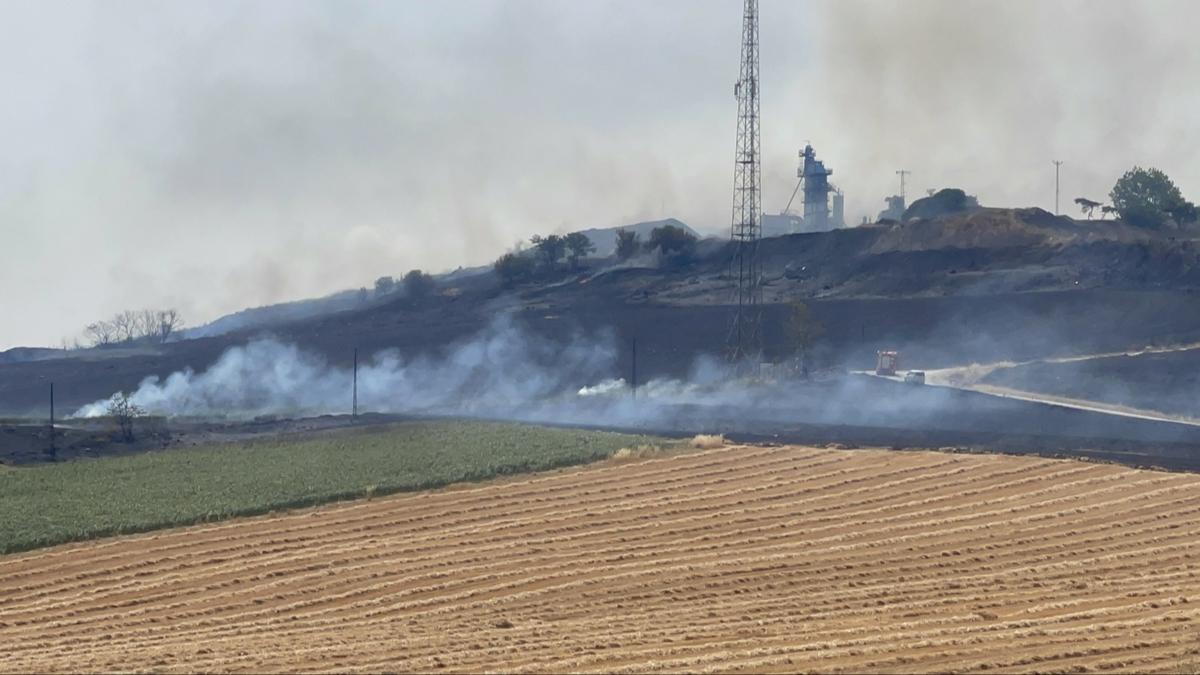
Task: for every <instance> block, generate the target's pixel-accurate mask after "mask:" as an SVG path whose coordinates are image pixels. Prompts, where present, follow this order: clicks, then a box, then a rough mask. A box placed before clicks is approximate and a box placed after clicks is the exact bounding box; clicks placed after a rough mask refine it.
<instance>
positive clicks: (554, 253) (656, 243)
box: [493, 225, 696, 285]
mask: <svg viewBox="0 0 1200 675" xmlns="http://www.w3.org/2000/svg"><path fill="white" fill-rule="evenodd" d="M529 242H530V244H532V248H530V249H525V250H517V251H512V252H509V253H505V254H504V255H502V256H500V258H499V259H497V260H496V262H495V264H494V266H493V267H494V269H495V270H496V274H497V275H499V277H500V280H501V281H502V282H503V283H504V284H506V285H512V284H515V283H519V282H522V281H528V280H531V279H533V278H536V277H538V276H546V275H549V274H552V273H554V272H558V271H562V270H563V269H570V270H575V269H578V268H579V261H580V260H582V259H583V258H585V257H587V256H588V255H589V254H591V253H594V252H595V251H596V245H595V244H594V243H592V240H591V239H590V238H588V236H587V235H586V234H584V233H582V232H572V233H570V234H566V235H557V234H551V235H547V236H542V235H534V236H533V237H532V238H531V239H530V240H529ZM654 252H657V253H658V256H659V265H660V266H662V267H681V266H684V265H686V264H688V263H690V262H691V261H692V260H693V259H694V258H695V254H696V236H695V235H693V234H692V233H690V232H688V231H687V230H684V229H683V228H680V227H676V226H674V225H663V226H662V227H656V228H654V229H653V230H651V231H650V237H649V239H648V240H647V241H646V242H645V243H643V242H642V241H641V240H640V237H639V235H638V233H637V232H634V231H633V230H628V229H625V228H621V229H619V230H617V249H616V253H615V255H616V257H617V259H618V260H621V261H625V260H628V259H630V258H632V257H633V256H635V255H637V254H638V253H654Z"/></svg>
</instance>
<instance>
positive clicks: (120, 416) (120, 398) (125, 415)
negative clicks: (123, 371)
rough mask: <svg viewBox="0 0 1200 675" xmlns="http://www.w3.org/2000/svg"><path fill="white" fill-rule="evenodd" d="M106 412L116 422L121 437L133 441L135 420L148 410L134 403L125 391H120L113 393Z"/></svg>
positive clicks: (129, 441) (128, 441) (126, 440)
mask: <svg viewBox="0 0 1200 675" xmlns="http://www.w3.org/2000/svg"><path fill="white" fill-rule="evenodd" d="M106 412H107V413H108V416H109V417H111V418H112V419H113V422H116V424H117V430H118V431H119V432H120V434H121V438H122V439H123V440H124V441H125V442H126V443H132V442H133V440H134V435H133V421H134V420H135V419H137V418H139V417H142V416H144V415H145V414H146V411H144V410H142V409H141V408H139V407H138V406H137V405H134V403H133V402H132V401H130V400H129V396H127V395H126V394H125V392H119V393H116V394H113V397H112V398H111V399H109V401H108V410H107V411H106Z"/></svg>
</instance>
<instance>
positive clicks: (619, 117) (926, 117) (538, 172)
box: [0, 0, 1200, 349]
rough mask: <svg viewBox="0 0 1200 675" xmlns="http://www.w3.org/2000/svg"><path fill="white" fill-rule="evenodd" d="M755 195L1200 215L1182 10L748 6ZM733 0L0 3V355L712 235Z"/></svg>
mask: <svg viewBox="0 0 1200 675" xmlns="http://www.w3.org/2000/svg"><path fill="white" fill-rule="evenodd" d="M761 15H762V19H761V21H762V28H761V42H762V66H761V67H762V87H761V96H762V131H763V178H764V197H763V207H764V210H766V211H768V212H778V211H780V210H782V209H783V207H784V205H785V204H786V203H787V199H788V197H789V196H790V194H791V192H792V189H793V188H794V187H795V180H796V179H795V171H796V163H797V158H796V155H797V152H798V150H799V149H800V148H801V147H803V145H804V144H805V143H806V142H811V143H812V144H813V145H814V147H815V148H816V150H817V153H818V155H819V156H820V157H821V158H822V159H824V160H825V162H826V164H827V166H828V167H830V168H832V169H833V171H834V175H833V177H832V180H833V182H834V183H835V184H836V185H838V186H839V187H841V188H842V189H843V190H844V191H845V193H846V200H847V219H848V220H851V221H853V222H858V221H859V220H861V218H862V217H863V216H868V215H869V216H870V217H871V218H872V219H873V218H874V217H875V215H876V214H877V213H878V212H879V211H880V210H881V209H882V207H883V198H884V197H885V196H886V195H889V194H893V193H895V192H896V191H897V190H898V179H897V176H896V173H895V172H896V171H897V170H898V169H902V168H903V169H907V170H910V171H911V172H912V173H911V175H910V176H909V179H908V185H909V194H910V195H918V196H919V195H923V194H924V193H925V191H926V190H928V189H935V188H942V187H961V188H963V189H965V190H966V191H967V192H968V193H970V194H974V195H977V196H978V198H979V199H980V201H981V202H982V203H983V204H985V205H989V206H1040V207H1043V208H1046V209H1050V210H1052V209H1053V208H1054V166H1053V164H1052V163H1051V161H1052V160H1055V159H1058V160H1062V161H1063V162H1064V164H1063V165H1062V194H1063V196H1062V204H1063V207H1062V208H1063V210H1064V211H1068V209H1071V210H1073V205H1072V204H1071V203H1070V202H1071V200H1072V199H1073V198H1074V197H1077V196H1087V197H1090V198H1093V199H1097V200H1103V199H1104V197H1105V195H1106V194H1107V192H1108V190H1109V189H1110V188H1111V186H1112V183H1113V181H1115V180H1116V178H1118V177H1119V176H1120V175H1121V173H1123V172H1124V171H1125V170H1127V169H1128V168H1130V167H1132V166H1133V165H1135V164H1136V165H1142V166H1155V167H1158V168H1160V169H1163V170H1164V171H1166V172H1167V173H1168V174H1169V175H1170V176H1171V177H1172V178H1173V179H1174V180H1175V182H1176V183H1177V184H1178V185H1179V186H1180V188H1181V189H1182V190H1183V191H1184V194H1185V196H1187V197H1189V198H1190V199H1192V200H1194V201H1200V162H1198V161H1197V160H1196V159H1195V149H1196V148H1197V147H1200V144H1198V142H1200V131H1198V130H1197V128H1198V125H1197V124H1196V123H1195V120H1196V119H1200V87H1198V86H1196V84H1197V82H1196V80H1197V76H1198V74H1200V38H1198V37H1197V34H1196V32H1195V27H1196V26H1198V25H1200V3H1197V2H1193V1H1192V0H1143V1H1117V0H1003V1H1001V0H990V1H981V0H814V1H811V2H805V1H803V0H761ZM740 37H741V2H740V1H739V0H654V2H643V1H641V0H571V1H570V2H564V1H563V0H447V1H446V2H426V1H425V0H388V1H379V2H353V1H351V0H330V1H320V2H319V1H313V0H258V1H254V2H231V1H228V0H209V1H206V2H203V3H198V2H196V3H184V2H159V1H157V0H137V1H134V0H102V1H95V2H89V1H87V0H70V1H59V0H38V1H36V2H24V1H23V0H6V1H5V2H3V3H0V82H3V83H4V90H5V91H4V104H3V105H0V233H2V237H0V307H2V309H3V312H0V349H5V348H8V347H13V346H18V345H45V346H58V345H60V344H61V343H62V341H63V340H64V339H66V340H68V341H69V340H71V339H73V338H75V337H77V336H79V335H80V334H81V330H82V327H83V326H84V325H85V324H87V323H89V322H91V321H94V320H96V319H101V318H105V317H107V316H109V315H111V314H114V313H116V312H118V311H121V310H124V309H141V308H151V307H174V308H177V309H179V310H180V311H181V312H182V313H183V314H184V317H185V319H186V320H187V321H188V323H189V324H191V325H197V324H201V323H204V322H206V321H209V320H212V319H214V318H217V317H218V316H220V315H222V314H225V313H228V312H231V311H236V310H238V309H242V308H245V307H252V306H258V305H263V304H269V303H273V302H280V301H286V300H294V299H300V298H305V297H314V296H320V295H324V294H327V293H330V292H334V291H337V290H342V289H346V288H357V287H359V286H370V285H372V283H373V280H374V279H375V278H377V277H379V276H383V275H393V276H399V275H402V274H403V273H404V272H406V271H408V270H410V269H415V268H420V269H424V270H426V271H432V272H438V271H447V270H452V269H454V268H456V267H458V266H460V265H463V266H470V265H479V264H486V263H488V262H490V261H492V260H494V259H495V258H496V257H497V256H498V255H500V254H501V253H503V252H504V251H505V250H508V249H511V248H512V247H513V246H514V245H515V244H516V243H517V242H519V241H522V240H527V239H528V238H529V237H530V236H532V235H534V234H538V233H551V232H564V233H565V232H569V231H573V230H578V229H585V228H590V227H610V226H616V225H621V224H628V223H632V222H637V221H642V220H650V219H658V218H664V217H675V218H679V219H681V220H683V221H685V222H687V223H688V224H690V225H692V226H693V227H695V228H696V229H698V230H700V231H702V232H705V233H710V234H714V235H718V236H727V233H728V229H729V225H730V219H731V204H732V175H733V166H732V164H733V152H734V124H735V116H736V101H735V100H734V97H733V85H734V82H735V80H736V79H737V72H738V59H739V50H740Z"/></svg>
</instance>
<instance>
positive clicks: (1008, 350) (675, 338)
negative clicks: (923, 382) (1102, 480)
mask: <svg viewBox="0 0 1200 675" xmlns="http://www.w3.org/2000/svg"><path fill="white" fill-rule="evenodd" d="M1195 236H1197V235H1196V233H1191V232H1181V231H1171V232H1157V231H1148V230H1143V229H1139V228H1134V227H1131V226H1128V225H1125V224H1123V223H1120V222H1115V221H1076V220H1072V219H1069V218H1063V217H1055V216H1053V215H1051V214H1049V213H1047V212H1045V211H1042V210H1040V209H978V210H975V211H972V212H969V213H960V214H953V215H947V216H942V217H938V218H933V219H925V220H915V221H909V222H905V223H897V222H889V221H884V222H881V223H877V224H875V225H872V226H864V227H858V228H850V229H844V230H837V231H834V232H827V233H818V234H803V235H790V236H785V237H778V238H772V239H768V240H764V241H763V243H762V245H761V251H762V254H763V256H764V265H763V268H764V277H765V278H764V283H765V288H764V296H765V301H766V307H765V333H764V341H765V348H766V352H767V356H768V358H782V357H784V356H786V355H787V353H788V352H789V349H790V345H789V344H788V340H787V338H786V336H785V335H784V333H783V330H782V326H783V323H784V322H783V317H784V316H785V313H786V311H787V304H788V303H790V302H793V301H795V300H802V301H804V302H805V303H807V304H808V305H809V307H810V308H811V311H812V314H813V316H814V317H815V318H816V320H818V321H820V322H821V323H822V324H823V326H824V329H825V330H824V337H823V339H822V341H821V344H820V345H819V347H818V349H817V351H818V354H817V358H818V359H819V360H820V362H821V363H822V364H824V365H826V366H829V367H831V368H835V369H836V368H842V369H846V368H849V369H857V368H866V367H868V366H869V365H870V364H871V362H872V359H873V356H874V352H875V351H876V350H878V349H884V348H897V349H900V350H902V351H903V353H904V356H905V360H906V362H907V365H909V366H911V367H915V368H935V367H942V366H948V365H958V364H966V363H972V362H981V363H990V362H994V361H1000V360H1028V359H1035V358H1042V357H1046V356H1055V355H1070V354H1088V353H1096V352H1109V351H1123V350H1128V349H1133V348H1141V347H1143V346H1145V345H1148V344H1183V343H1190V342H1196V341H1200V313H1197V312H1195V311H1194V309H1195V307H1196V301H1197V297H1196V296H1195V291H1196V289H1197V288H1200V251H1198V249H1197V246H1196V241H1195V239H1194V237H1195ZM728 259H729V252H728V250H727V249H726V247H725V245H724V244H723V243H722V242H720V241H717V240H707V241H705V242H702V243H701V245H700V246H699V247H698V252H697V256H696V258H695V259H694V260H693V261H691V262H690V263H688V264H684V265H677V266H671V267H666V268H664V267H660V266H655V265H652V264H650V263H647V264H646V265H643V266H619V265H616V264H615V261H614V260H612V259H604V260H591V261H585V263H584V264H583V265H582V266H581V267H580V269H575V270H563V271H561V272H559V273H557V274H554V275H549V276H545V277H543V278H540V279H538V280H536V281H534V282H530V283H526V284H522V285H519V286H516V287H506V286H504V285H503V284H501V283H500V281H499V280H498V279H497V278H496V277H495V276H494V275H493V274H491V273H488V272H484V273H481V274H478V275H475V276H462V277H457V278H453V279H451V280H449V281H446V282H444V283H443V285H442V286H441V287H440V289H439V293H438V294H437V295H435V296H433V297H429V298H426V299H422V300H413V299H409V298H403V297H401V298H397V299H395V300H390V301H385V302H379V303H374V304H368V305H364V306H363V307H361V308H357V309H352V310H348V311H342V312H338V313H334V314H329V315H324V316H319V317H315V318H309V319H303V320H297V321H291V322H279V323H274V324H269V325H263V326H257V327H254V328H250V329H243V330H239V331H234V332H230V333H227V334H224V335H220V336H215V337H207V338H200V339H194V340H185V341H180V342H174V343H170V344H166V345H159V346H146V347H137V348H114V349H93V350H85V351H82V352H77V353H73V354H72V355H70V356H68V357H66V358H47V355H46V354H44V353H40V354H38V355H37V360H25V361H21V362H11V363H0V414H7V415H37V416H42V415H44V414H45V413H44V411H45V408H46V404H47V390H48V384H49V383H50V382H51V381H53V382H54V383H55V385H56V391H57V395H58V401H59V406H60V410H67V411H72V410H74V409H76V408H77V407H78V406H81V405H83V404H86V403H88V402H91V401H94V400H97V399H100V398H103V397H106V396H108V395H109V394H111V393H112V392H114V391H118V390H126V391H128V390H131V389H133V388H135V387H136V386H137V385H138V384H139V382H140V381H141V380H142V379H143V378H145V377H147V376H149V375H158V376H160V377H165V376H166V375H168V374H170V373H172V372H175V371H178V370H182V369H184V368H193V369H195V370H203V369H204V368H205V367H206V366H208V365H209V364H211V363H213V362H214V361H215V360H216V359H217V357H218V356H219V355H220V354H221V353H222V352H224V351H225V350H226V349H227V348H229V347H230V346H233V345H237V344H242V343H244V342H246V341H247V340H249V339H251V338H253V337H255V336H258V335H261V334H264V333H270V334H273V335H275V336H277V337H279V338H280V339H282V340H284V341H288V342H293V343H296V344H297V345H299V346H300V347H301V348H303V349H305V350H309V351H313V352H316V353H319V354H321V355H322V356H324V357H325V358H326V359H328V360H329V361H330V362H331V363H334V364H338V365H344V364H348V363H349V362H350V360H351V358H352V354H353V350H354V348H356V347H357V348H358V349H359V350H360V353H366V354H371V353H374V352H377V351H381V350H385V349H397V350H399V351H400V352H402V353H404V354H406V355H413V354H418V353H435V352H438V351H439V350H441V349H444V348H445V347H446V346H447V345H449V344H452V343H454V342H456V341H460V340H464V339H466V338H468V337H469V336H471V335H473V334H475V333H476V332H478V331H479V330H480V329H481V328H483V327H484V326H485V325H486V324H487V323H488V321H490V320H491V318H492V317H494V316H496V315H497V314H500V313H505V312H511V313H512V314H513V315H514V316H515V318H516V320H517V322H518V323H520V324H521V325H523V326H524V327H526V328H528V329H530V330H532V331H535V332H536V333H538V334H542V335H546V336H551V337H555V338H559V339H566V338H567V337H568V336H570V335H572V334H574V333H577V332H584V333H588V332H595V331H601V330H611V331H613V333H614V334H615V337H616V339H617V341H618V344H622V345H623V344H628V341H629V340H631V339H633V338H636V339H637V342H638V355H639V364H638V366H639V371H640V373H641V377H643V378H651V377H655V376H660V375H670V376H678V375H682V374H685V373H686V372H687V371H688V369H689V367H690V366H691V365H692V363H693V361H694V359H695V358H696V357H697V356H698V355H700V354H719V353H720V352H721V351H722V349H723V346H724V342H725V338H726V331H727V325H728V321H729V316H730V309H729V307H728V305H727V303H728V301H729V299H730V295H731V286H730V281H729V279H728V277H727V274H726V266H727V262H728ZM630 366H631V363H630V361H629V355H628V354H626V353H624V351H623V352H622V354H621V355H620V357H619V358H618V361H617V363H616V364H615V365H614V370H615V372H614V373H612V374H613V376H621V375H625V374H626V373H628V372H629V368H630Z"/></svg>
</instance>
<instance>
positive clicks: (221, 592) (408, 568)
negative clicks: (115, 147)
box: [0, 446, 1200, 672]
mask: <svg viewBox="0 0 1200 675" xmlns="http://www.w3.org/2000/svg"><path fill="white" fill-rule="evenodd" d="M1198 638H1200V476H1196V475H1193V474H1175V473H1163V472H1152V471H1141V470H1135V469H1129V468H1124V467H1118V466H1112V465H1102V464H1089V463H1083V462H1077V461H1064V460H1046V459H1036V458H1028V457H1009V456H995V455H958V454H943V453H934V452H886V451H874V450H851V451H844V450H825V449H813V448H802V447H752V446H739V447H730V448H723V449H718V450H710V451H705V452H697V453H694V454H685V455H675V456H670V457H658V458H650V459H638V460H626V461H619V460H613V461H609V462H606V463H603V464H599V465H592V466H590V467H587V468H582V469H565V470H560V471H556V472H552V473H544V474H537V475H532V476H525V477H521V478H513V479H507V480H502V481H495V482H491V483H484V484H471V485H466V486H461V487H457V488H450V489H444V490H440V491H434V492H426V493H416V494H405V495H400V496H392V497H387V498H382V499H376V500H372V501H362V502H358V503H352V504H341V505H336V506H329V507H322V508H317V509H311V510H306V511H300V512H291V513H287V514H282V515H275V516H266V517H260V518H253V519H244V520H239V521H233V522H226V523H223V524H219V525H211V526H196V527H190V528H183V529H176V530H168V531H162V532H158V533H154V534H148V535H138V536H130V537H121V538H114V539H108V540H101V541H95V542H91V543H84V544H74V545H68V546H60V547H57V548H50V549H44V550H41V551H37V552H33V553H27V554H21V555H15V556H10V557H6V558H2V559H0V644H3V645H4V650H3V652H0V670H4V671H80V670H83V671H94V670H121V671H128V670H154V671H164V672H176V671H312V670H322V671H355V670H361V671H426V672H427V671H432V670H435V669H441V668H444V669H445V670H448V671H471V672H481V671H486V670H506V671H508V670H511V671H531V672H538V671H541V672H622V671H637V672H642V671H755V672H763V671H766V672H770V671H821V672H868V671H885V672H907V671H939V672H946V671H962V672H969V671H982V670H987V671H989V672H990V671H997V670H999V671H1038V672H1053V671H1064V672H1078V671H1087V670H1096V671H1100V670H1118V671H1139V672H1145V671H1163V672H1179V671H1181V670H1185V669H1188V668H1191V667H1193V666H1194V664H1195V663H1196V661H1197V660H1200V656H1197V651H1198V650H1200V639H1198Z"/></svg>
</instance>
